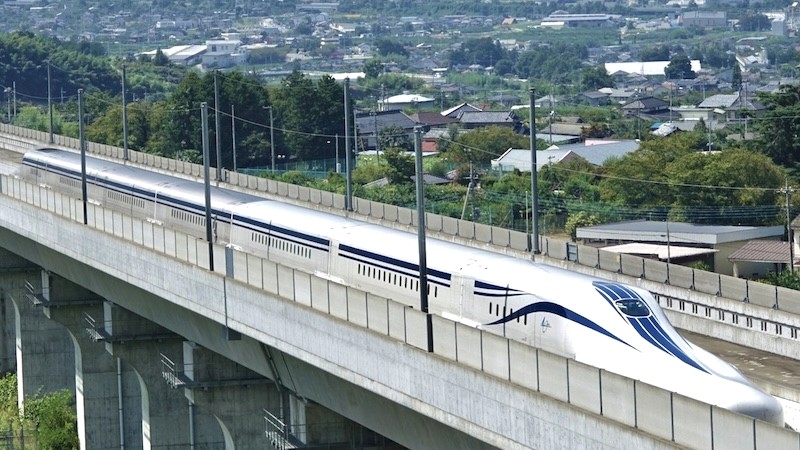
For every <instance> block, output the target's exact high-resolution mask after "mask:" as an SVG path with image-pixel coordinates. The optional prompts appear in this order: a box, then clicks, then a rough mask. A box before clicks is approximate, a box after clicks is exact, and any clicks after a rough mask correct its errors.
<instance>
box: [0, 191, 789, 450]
mask: <svg viewBox="0 0 800 450" xmlns="http://www.w3.org/2000/svg"><path fill="white" fill-rule="evenodd" d="M0 188H1V189H2V192H3V193H4V194H5V195H2V196H0V229H3V230H6V234H7V233H8V232H11V233H12V234H15V235H18V236H22V237H23V238H25V239H30V240H33V241H35V242H36V243H37V245H40V246H44V247H46V248H49V249H50V250H51V251H53V252H57V253H59V254H61V255H66V256H68V257H69V258H73V259H75V260H76V261H80V262H82V263H84V264H88V265H91V267H92V268H94V269H96V270H100V271H102V272H103V273H104V274H107V275H110V276H113V277H115V278H116V279H119V280H124V281H125V282H126V283H127V284H129V285H131V286H133V287H136V288H139V289H142V290H145V291H147V292H150V293H152V294H153V295H155V296H158V297H160V298H162V299H164V300H166V301H167V302H170V303H172V304H174V305H177V306H179V307H181V308H183V309H185V310H188V311H194V312H196V313H197V314H200V315H202V316H203V317H206V318H209V319H211V320H213V321H214V322H216V323H219V324H226V325H227V326H229V327H230V328H232V329H235V330H236V331H239V332H241V333H242V334H244V335H246V336H249V337H252V338H253V339H256V340H258V341H259V342H263V343H265V344H268V345H269V346H271V347H274V348H276V349H278V350H280V351H282V352H285V353H286V354H288V355H292V356H293V357H294V358H297V359H298V360H299V361H304V362H306V363H309V364H312V365H313V366H314V367H317V368H320V369H322V370H323V371H325V372H327V373H329V374H332V375H334V376H335V377H337V378H340V379H345V380H349V381H350V382H351V383H353V384H354V385H357V386H361V387H362V388H363V389H366V390H368V391H370V392H372V393H374V394H377V395H378V396H379V397H381V398H385V399H391V400H392V404H397V405H400V406H402V407H405V408H407V409H409V410H413V411H416V412H417V413H419V414H421V415H423V416H425V417H428V418H429V419H430V420H434V421H440V422H442V423H446V424H448V425H449V426H451V427H453V428H455V429H458V430H463V431H464V432H466V433H467V434H469V435H471V436H475V437H477V438H478V439H480V440H481V441H483V442H486V443H489V444H491V445H493V446H497V447H502V448H523V447H530V446H537V447H542V448H579V447H581V448H585V447H597V448H605V447H608V448H618V447H625V446H635V447H636V448H669V447H671V446H672V445H674V444H678V445H688V444H689V443H690V442H689V441H692V442H699V443H701V446H705V443H711V442H725V443H730V445H731V446H730V447H716V448H734V449H736V448H753V445H756V446H757V447H758V448H768V447H769V444H768V443H776V442H778V443H781V444H785V446H789V445H793V446H794V447H797V446H798V445H800V441H798V435H797V434H796V433H794V432H791V431H787V430H785V429H782V428H777V427H769V426H766V425H763V424H760V423H755V422H754V421H753V420H752V419H748V418H746V417H742V416H739V415H736V414H733V413H730V412H728V411H725V410H720V409H718V408H715V407H711V406H709V405H706V404H702V403H699V402H696V401H693V400H690V399H684V398H681V397H680V396H677V395H674V394H672V393H669V392H666V391H663V390H660V389H657V388H654V387H651V386H648V385H644V384H642V383H638V382H636V381H633V380H626V379H620V377H618V376H616V375H613V374H610V373H607V372H603V371H600V370H598V369H596V368H592V367H588V366H584V365H581V364H578V363H576V362H575V361H572V360H567V359H564V358H561V357H559V356H556V355H552V354H548V353H546V352H543V351H540V350H537V349H535V348H532V347H528V346H525V345H522V344H520V343H517V342H514V341H509V340H507V339H505V338H503V337H500V336H496V335H493V334H488V333H485V332H483V331H481V330H476V329H473V328H470V327H466V326H463V325H461V324H458V323H453V322H449V321H447V320H444V319H441V318H439V317H434V318H433V319H434V320H433V328H432V332H433V334H434V343H435V347H434V353H435V357H433V358H431V357H429V355H428V354H427V352H425V351H424V349H425V347H426V338H425V334H424V330H425V315H424V314H422V313H420V312H419V311H417V310H414V309H410V308H407V307H405V306H404V305H399V304H396V303H394V302H392V301H390V300H387V299H384V298H381V297H378V296H375V295H373V294H370V293H365V292H360V291H357V290H353V289H349V288H346V287H344V286H340V285H337V284H334V283H332V282H330V281H327V280H322V279H319V278H316V277H314V276H312V275H309V274H306V273H302V272H298V271H294V270H292V269H290V268H286V267H283V266H279V265H275V264H274V263H271V262H269V261H264V260H261V259H260V258H257V257H255V256H253V255H247V254H241V253H238V252H233V258H232V260H231V261H230V262H231V264H233V269H234V270H233V271H234V277H233V279H231V278H227V277H225V276H224V271H225V264H223V263H222V262H223V261H225V249H224V248H219V247H216V246H215V247H214V253H213V257H214V259H215V261H216V264H215V268H216V272H215V273H210V272H208V271H207V269H208V267H209V261H210V256H209V255H208V246H207V243H205V242H203V241H198V240H196V239H194V238H191V237H188V236H185V235H182V234H180V233H176V232H174V231H171V230H165V229H163V228H159V227H155V226H153V224H150V223H147V222H142V221H139V220H136V219H132V218H130V217H126V216H123V215H121V214H118V213H115V212H110V211H106V210H103V209H102V208H98V207H95V206H94V205H88V216H87V217H86V219H87V223H88V227H87V226H84V225H83V222H84V220H83V217H82V207H79V203H77V202H75V201H74V200H73V199H69V198H67V197H63V196H61V195H59V194H55V193H53V192H50V191H48V190H45V189H41V188H39V187H38V186H31V185H28V184H26V183H23V182H21V181H20V180H15V179H12V178H9V177H6V176H0ZM23 200H24V201H25V202H29V203H28V204H26V203H24V202H23ZM33 206H37V207H40V208H43V209H38V208H36V207H33ZM45 210H46V211H45ZM12 238H13V236H12ZM12 238H9V236H0V244H1V245H2V246H5V247H13V246H15V245H20V244H19V243H18V241H19V239H16V240H14V239H12ZM132 243H133V244H136V245H131V244H132ZM120 260H123V261H125V262H126V263H125V265H124V266H121V265H120V264H119V261H120ZM597 262H598V263H600V261H599V260H597ZM604 263H606V264H608V263H609V262H608V261H604ZM614 263H616V264H618V265H619V264H621V263H620V261H614ZM598 265H601V264H598ZM204 269H205V270H204ZM643 269H645V270H646V269H647V267H643ZM65 270H69V268H67V269H65ZM101 289H102V286H100V287H99V288H97V289H96V288H94V287H93V288H92V290H93V291H95V292H98V293H101V292H100V290H101ZM126 307H127V306H126ZM286 318H291V320H286ZM162 319H163V318H162ZM398 344H399V345H398ZM288 367H289V366H288V365H287V366H286V369H284V370H288ZM387 367H392V368H393V370H386V368H387ZM251 369H253V370H256V371H258V368H251ZM262 373H263V374H264V375H269V373H264V372H263V371H262ZM286 375H288V376H294V379H295V381H297V380H298V379H299V378H298V374H297V373H287V374H286ZM293 387H294V389H295V391H296V392H298V393H299V394H300V395H306V396H307V397H308V398H312V399H314V400H316V401H318V402H320V403H321V404H323V405H326V406H328V407H331V408H332V409H336V406H338V407H339V408H340V410H344V412H343V413H344V414H345V415H347V416H348V417H351V418H354V420H358V421H359V422H361V423H364V424H365V425H367V426H370V428H373V429H376V431H379V432H382V433H384V434H386V435H387V436H389V437H390V438H392V439H395V440H397V441H398V442H400V443H403V444H405V445H409V444H417V445H411V446H420V445H419V444H420V443H421V442H426V441H425V440H426V439H430V440H431V441H427V442H438V441H436V439H437V436H435V433H431V432H430V429H428V428H427V427H426V426H425V425H424V424H421V423H418V424H416V425H414V424H413V422H412V424H411V425H406V424H404V423H403V424H401V423H398V421H397V420H396V419H394V418H387V417H386V416H384V415H380V414H379V411H375V410H374V408H369V406H368V405H363V404H356V405H348V404H341V399H337V398H335V392H332V391H331V390H330V389H326V388H325V386H321V387H320V386H314V383H306V384H302V385H301V384H297V385H296V386H293ZM607 389H611V390H610V391H606V390H607ZM562 402H567V403H562ZM345 403H346V402H345ZM607 411H608V415H607V414H606V412H607ZM739 423H745V424H746V425H747V426H736V427H733V428H731V426H730V425H731V424H739ZM598 429H602V430H603V432H602V433H600V434H598V431H597V430H598ZM756 430H757V431H758V432H756ZM641 431H646V432H647V433H649V434H650V435H654V436H657V437H659V438H661V439H664V440H665V441H661V440H652V439H651V438H649V437H647V436H644V435H643V434H642V433H641ZM597 436H602V438H600V439H602V442H600V441H599V440H598V437H597ZM408 439H418V441H411V442H409V441H408ZM404 440H405V442H404ZM423 445H424V444H423ZM709 445H710V444H709ZM709 448H710V447H709Z"/></svg>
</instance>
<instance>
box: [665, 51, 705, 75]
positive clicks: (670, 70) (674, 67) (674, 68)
mask: <svg viewBox="0 0 800 450" xmlns="http://www.w3.org/2000/svg"><path fill="white" fill-rule="evenodd" d="M664 75H666V76H667V79H668V80H680V79H693V78H695V77H696V76H697V74H696V73H694V71H693V70H692V62H691V61H690V60H689V57H688V56H686V55H683V54H681V55H677V56H675V57H673V58H672V59H671V60H670V62H669V64H667V67H665V68H664Z"/></svg>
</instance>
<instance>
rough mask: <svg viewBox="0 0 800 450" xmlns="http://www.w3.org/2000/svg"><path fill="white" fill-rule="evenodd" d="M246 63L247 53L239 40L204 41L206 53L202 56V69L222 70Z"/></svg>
mask: <svg viewBox="0 0 800 450" xmlns="http://www.w3.org/2000/svg"><path fill="white" fill-rule="evenodd" d="M246 61H247V52H246V50H245V49H244V48H243V47H242V41H240V40H238V39H237V40H221V39H215V40H209V41H206V52H205V53H204V54H203V67H208V68H224V67H232V66H235V65H237V64H243V63H245V62H246Z"/></svg>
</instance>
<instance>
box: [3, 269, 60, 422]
mask: <svg viewBox="0 0 800 450" xmlns="http://www.w3.org/2000/svg"><path fill="white" fill-rule="evenodd" d="M49 295H50V274H49V272H46V271H40V273H38V274H35V275H31V276H30V277H29V278H28V279H27V280H26V282H25V284H24V285H23V286H17V288H16V289H14V291H13V292H11V293H10V295H9V297H10V299H11V301H12V302H13V303H14V308H15V319H16V324H15V325H16V354H17V358H16V364H17V399H18V402H19V406H20V408H24V399H25V398H27V397H29V396H31V395H35V394H37V393H49V392H55V391H59V390H62V389H68V390H70V391H72V392H74V391H75V347H74V344H73V340H72V338H71V337H70V336H69V333H67V331H66V330H65V329H64V327H62V326H61V324H59V323H56V322H53V321H51V320H49V319H48V318H47V317H45V316H44V315H43V314H42V312H41V302H42V301H47V299H48V298H49Z"/></svg>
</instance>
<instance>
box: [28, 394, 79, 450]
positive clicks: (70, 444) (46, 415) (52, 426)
mask: <svg viewBox="0 0 800 450" xmlns="http://www.w3.org/2000/svg"><path fill="white" fill-rule="evenodd" d="M25 418H26V420H29V421H30V422H31V423H33V424H34V425H35V427H36V430H37V432H38V436H37V437H38V443H39V447H40V448H46V449H52V450H73V449H77V448H78V447H79V442H78V423H77V422H78V419H77V415H76V413H75V403H74V400H73V398H72V393H71V392H70V391H68V390H63V391H58V392H54V393H51V394H48V395H37V396H35V397H32V398H28V399H26V400H25Z"/></svg>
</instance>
